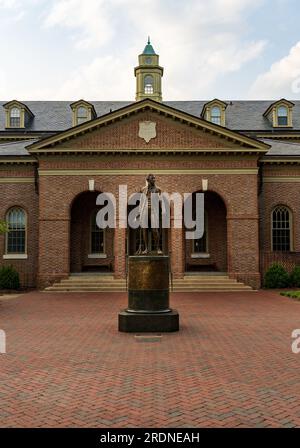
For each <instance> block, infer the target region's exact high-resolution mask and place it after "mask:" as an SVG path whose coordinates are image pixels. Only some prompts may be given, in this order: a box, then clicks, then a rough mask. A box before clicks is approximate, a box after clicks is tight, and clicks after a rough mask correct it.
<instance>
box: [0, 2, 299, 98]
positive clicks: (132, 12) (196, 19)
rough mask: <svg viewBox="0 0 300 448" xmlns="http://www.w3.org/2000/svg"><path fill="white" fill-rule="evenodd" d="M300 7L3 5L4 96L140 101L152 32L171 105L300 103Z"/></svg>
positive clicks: (0, 83) (0, 88) (0, 67)
mask: <svg viewBox="0 0 300 448" xmlns="http://www.w3.org/2000/svg"><path fill="white" fill-rule="evenodd" d="M299 23H300V8H299V0H209V1H208V0H184V1H183V0H138V1H137V0H84V1H83V0H0V36H1V38H0V54H1V62H0V99H1V100H11V99H13V98H16V99H18V100H24V101H26V100H30V99H32V100H39V99H48V100H52V99H53V100H54V99H55V100H57V99H61V100H76V99H79V98H84V99H86V100H117V99H119V100H134V94H135V79H134V75H133V67H134V66H135V65H137V55H138V54H139V53H141V52H142V50H143V48H144V46H145V44H146V40H147V36H148V34H150V36H151V41H152V44H153V46H154V49H155V50H156V52H157V53H159V55H160V63H161V65H162V66H163V67H164V68H165V75H164V79H163V97H164V99H165V100H192V99H194V100H196V99H211V98H214V97H218V98H220V99H227V100H229V99H273V98H276V99H277V98H281V97H286V98H293V99H300V28H299Z"/></svg>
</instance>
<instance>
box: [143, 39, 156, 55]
mask: <svg viewBox="0 0 300 448" xmlns="http://www.w3.org/2000/svg"><path fill="white" fill-rule="evenodd" d="M143 54H156V53H155V51H154V49H153V47H152V45H151V43H150V37H148V43H147V45H146V46H145V49H144V51H143Z"/></svg>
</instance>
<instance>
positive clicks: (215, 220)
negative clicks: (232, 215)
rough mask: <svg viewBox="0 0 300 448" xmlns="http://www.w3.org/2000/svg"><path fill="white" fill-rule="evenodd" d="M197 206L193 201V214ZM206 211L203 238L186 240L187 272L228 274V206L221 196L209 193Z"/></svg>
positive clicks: (206, 200) (205, 199)
mask: <svg viewBox="0 0 300 448" xmlns="http://www.w3.org/2000/svg"><path fill="white" fill-rule="evenodd" d="M196 193H197V192H194V193H193V195H195V194H196ZM199 193H201V192H199ZM194 197H195V196H194ZM193 199H194V198H193ZM195 204H196V202H195V201H194V200H193V213H195V211H196V210H195ZM204 209H205V215H204V221H205V225H204V228H205V230H204V235H203V237H202V238H201V239H199V240H185V271H186V272H193V271H195V272H227V219H226V215H227V211H226V205H225V203H224V201H223V199H222V198H221V196H220V195H218V194H217V193H215V192H213V191H207V192H205V194H204Z"/></svg>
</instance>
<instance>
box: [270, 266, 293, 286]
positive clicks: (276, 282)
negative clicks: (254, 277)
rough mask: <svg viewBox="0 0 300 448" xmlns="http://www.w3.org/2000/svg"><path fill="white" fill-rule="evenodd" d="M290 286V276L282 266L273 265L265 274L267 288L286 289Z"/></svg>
mask: <svg viewBox="0 0 300 448" xmlns="http://www.w3.org/2000/svg"><path fill="white" fill-rule="evenodd" d="M289 284H290V277H289V274H288V273H287V272H286V270H285V269H284V267H283V266H281V265H280V264H276V263H275V264H272V266H270V268H269V269H268V270H267V272H266V274H265V281H264V286H265V287H266V288H286V287H287V286H289Z"/></svg>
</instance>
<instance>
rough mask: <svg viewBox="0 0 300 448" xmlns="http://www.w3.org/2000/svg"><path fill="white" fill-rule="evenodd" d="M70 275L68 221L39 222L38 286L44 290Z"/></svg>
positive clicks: (42, 220) (49, 220)
mask: <svg viewBox="0 0 300 448" xmlns="http://www.w3.org/2000/svg"><path fill="white" fill-rule="evenodd" d="M69 273H70V221H69V219H59V220H51V219H41V220H40V221H39V273H38V286H39V288H45V287H46V286H49V285H51V284H52V283H54V282H56V281H59V280H61V279H62V278H67V277H68V276H69Z"/></svg>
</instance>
